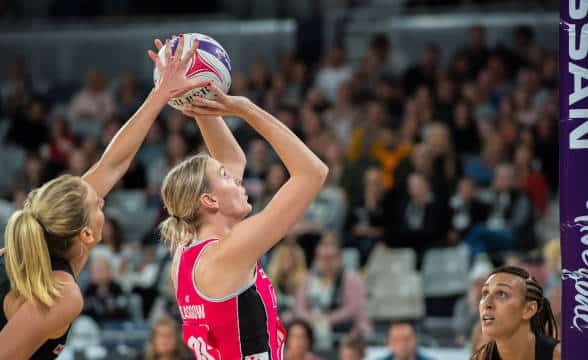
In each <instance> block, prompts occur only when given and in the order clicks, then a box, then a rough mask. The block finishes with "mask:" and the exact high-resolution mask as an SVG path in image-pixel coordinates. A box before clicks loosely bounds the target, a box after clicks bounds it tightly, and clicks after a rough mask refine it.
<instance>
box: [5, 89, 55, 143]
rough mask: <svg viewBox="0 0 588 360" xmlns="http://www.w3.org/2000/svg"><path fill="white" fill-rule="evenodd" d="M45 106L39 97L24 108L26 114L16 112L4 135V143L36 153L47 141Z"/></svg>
mask: <svg viewBox="0 0 588 360" xmlns="http://www.w3.org/2000/svg"><path fill="white" fill-rule="evenodd" d="M47 113H48V112H47V104H46V103H45V101H44V100H43V99H41V98H39V97H35V98H33V99H32V100H31V101H30V103H28V105H27V106H26V112H17V113H16V114H15V115H14V116H13V117H12V121H11V124H10V128H9V129H8V133H7V134H6V142H7V143H11V144H15V145H18V146H21V147H23V148H24V149H25V150H27V151H30V152H35V153H36V152H38V151H39V149H40V148H41V145H42V144H44V143H45V142H46V141H47V135H48V128H47V124H46V122H47V119H46V117H47Z"/></svg>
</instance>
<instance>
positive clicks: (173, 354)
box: [144, 317, 192, 360]
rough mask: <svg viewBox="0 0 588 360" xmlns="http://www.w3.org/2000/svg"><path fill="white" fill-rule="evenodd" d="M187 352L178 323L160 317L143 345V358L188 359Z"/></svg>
mask: <svg viewBox="0 0 588 360" xmlns="http://www.w3.org/2000/svg"><path fill="white" fill-rule="evenodd" d="M191 358H192V357H191V356H190V354H189V352H188V351H187V349H186V348H185V346H184V344H183V343H182V333H181V332H180V329H179V326H178V323H177V322H176V321H174V320H172V319H170V318H167V317H162V318H161V319H159V320H158V321H157V322H156V323H155V325H154V326H153V329H152V330H151V336H150V337H149V341H148V342H147V344H146V346H145V356H144V360H188V359H191Z"/></svg>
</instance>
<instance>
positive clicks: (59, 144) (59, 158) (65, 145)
mask: <svg viewBox="0 0 588 360" xmlns="http://www.w3.org/2000/svg"><path fill="white" fill-rule="evenodd" d="M129 117H130V116H129ZM127 118H128V117H127ZM74 146H75V139H74V137H73V135H72V134H71V132H70V131H69V125H68V123H67V121H66V120H65V118H64V117H62V116H61V115H59V114H55V115H53V116H52V119H51V123H50V125H49V146H48V147H46V152H45V154H44V157H46V158H48V160H49V162H50V164H51V165H52V166H55V167H59V168H61V169H63V168H64V167H65V166H66V164H67V161H68V158H69V153H70V152H71V150H72V149H73V147H74Z"/></svg>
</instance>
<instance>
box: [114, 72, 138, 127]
mask: <svg viewBox="0 0 588 360" xmlns="http://www.w3.org/2000/svg"><path fill="white" fill-rule="evenodd" d="M139 106H141V94H140V93H139V84H138V82H137V78H136V77H135V75H134V74H126V75H124V76H123V78H122V79H121V81H120V83H119V85H118V89H117V105H116V116H117V117H119V118H121V119H127V118H129V117H130V116H131V115H133V113H134V112H135V110H136V109H137V108H139Z"/></svg>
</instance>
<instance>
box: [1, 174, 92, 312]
mask: <svg viewBox="0 0 588 360" xmlns="http://www.w3.org/2000/svg"><path fill="white" fill-rule="evenodd" d="M87 195H88V189H87V188H86V186H85V185H84V184H83V182H82V180H81V179H80V178H79V177H76V176H71V175H63V176H60V177H58V178H56V179H54V180H51V181H49V182H47V183H46V184H44V185H43V186H41V187H40V188H38V189H35V190H32V191H31V192H30V193H29V194H28V196H27V199H26V201H25V204H24V209H23V210H18V211H16V212H15V213H14V214H13V215H12V216H11V217H10V219H9V220H8V224H7V225H6V230H5V232H4V239H5V245H6V254H5V257H6V272H7V274H8V279H9V280H10V287H11V289H12V290H14V291H15V292H16V293H17V294H18V295H20V296H22V297H23V298H25V299H26V300H27V301H31V302H35V303H40V304H41V305H44V306H51V305H53V303H54V300H55V298H56V297H58V296H60V293H59V288H60V287H61V284H59V283H56V281H55V280H54V279H53V274H52V268H51V256H54V257H61V258H64V259H66V260H67V257H66V255H67V252H68V250H69V249H70V248H71V246H72V244H73V239H74V238H75V236H76V235H78V234H79V233H80V231H81V230H82V229H83V228H84V227H85V226H87V225H88V224H89V220H90V211H89V207H88V204H87V202H86V197H87Z"/></svg>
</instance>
